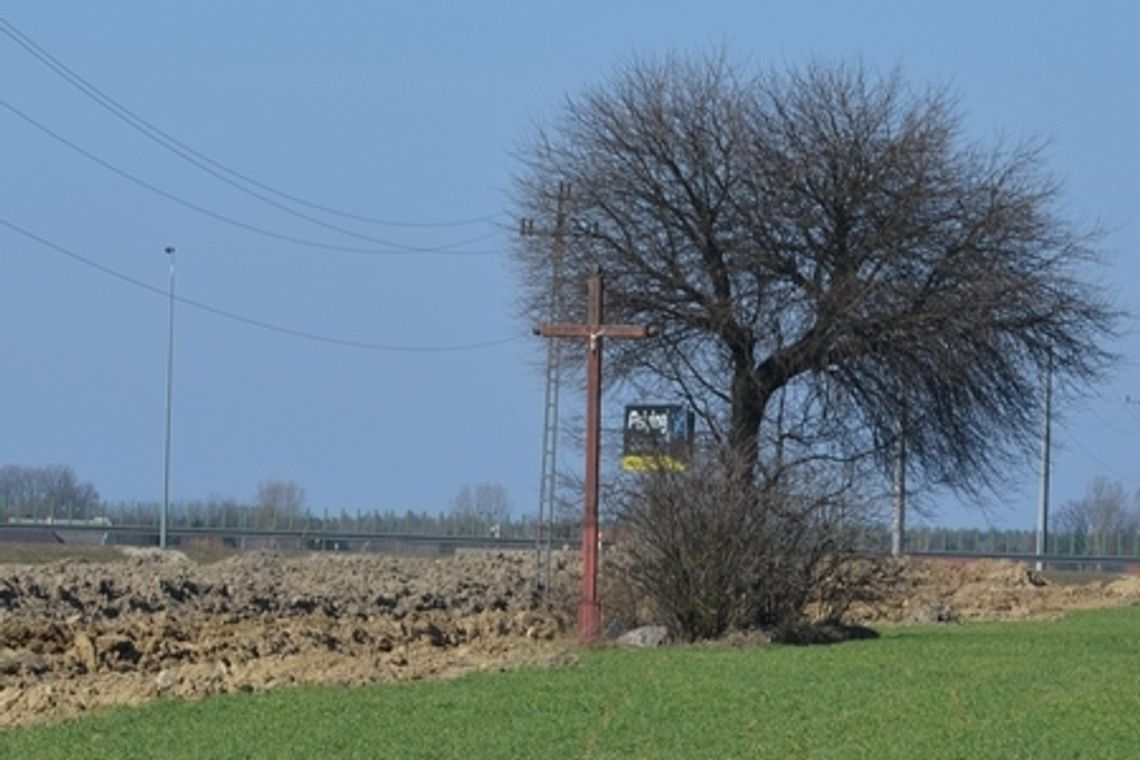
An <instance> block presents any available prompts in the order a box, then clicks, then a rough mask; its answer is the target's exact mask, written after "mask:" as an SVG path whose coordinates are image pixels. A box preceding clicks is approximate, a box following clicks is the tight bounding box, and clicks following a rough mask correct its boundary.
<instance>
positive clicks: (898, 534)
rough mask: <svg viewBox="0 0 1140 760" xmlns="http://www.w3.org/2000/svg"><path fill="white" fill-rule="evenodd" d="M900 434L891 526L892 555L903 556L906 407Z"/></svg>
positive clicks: (897, 426)
mask: <svg viewBox="0 0 1140 760" xmlns="http://www.w3.org/2000/svg"><path fill="white" fill-rule="evenodd" d="M895 429H896V431H897V434H898V441H897V444H896V445H897V450H896V458H895V515H894V517H895V519H894V524H893V525H892V526H891V555H892V556H895V557H901V556H902V554H903V551H904V549H905V547H906V407H903V408H902V410H901V411H900V412H899V416H898V419H897V420H896V423H895Z"/></svg>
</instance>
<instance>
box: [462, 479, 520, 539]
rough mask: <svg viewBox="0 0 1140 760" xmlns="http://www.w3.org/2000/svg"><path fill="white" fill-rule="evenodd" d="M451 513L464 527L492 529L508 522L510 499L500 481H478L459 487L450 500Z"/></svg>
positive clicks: (500, 527)
mask: <svg viewBox="0 0 1140 760" xmlns="http://www.w3.org/2000/svg"><path fill="white" fill-rule="evenodd" d="M451 515H452V517H453V518H458V519H459V520H460V521H461V522H462V523H463V524H464V526H465V528H466V529H468V530H471V529H477V530H478V531H480V532H482V531H483V530H491V529H494V526H496V525H498V526H499V528H498V529H499V530H502V526H503V525H504V524H506V523H509V522H510V519H511V501H510V496H509V495H508V494H507V489H506V488H505V487H504V486H503V485H502V484H500V483H479V484H478V485H476V486H475V487H474V488H472V487H471V486H469V485H465V486H463V487H462V488H461V489H459V493H458V494H456V496H455V498H454V499H452V500H451Z"/></svg>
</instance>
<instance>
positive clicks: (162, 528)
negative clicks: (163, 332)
mask: <svg viewBox="0 0 1140 760" xmlns="http://www.w3.org/2000/svg"><path fill="white" fill-rule="evenodd" d="M166 255H167V256H169V257H170V332H169V334H168V336H167V342H166V445H165V446H164V448H163V467H162V512H161V513H159V516H158V545H159V547H160V548H162V549H165V548H166V515H167V512H169V511H170V422H171V414H170V411H171V401H172V395H173V390H174V246H172V245H168V246H166Z"/></svg>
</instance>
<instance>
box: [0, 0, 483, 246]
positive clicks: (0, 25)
mask: <svg viewBox="0 0 1140 760" xmlns="http://www.w3.org/2000/svg"><path fill="white" fill-rule="evenodd" d="M0 31H2V32H3V33H4V34H5V35H7V36H8V37H9V38H10V39H11V40H12V41H13V42H15V43H16V44H17V45H19V46H20V47H21V48H23V49H24V51H25V52H27V53H28V54H29V55H31V56H32V57H33V58H35V59H36V60H38V61H39V62H40V63H42V64H43V65H44V66H46V67H47V68H49V69H50V70H51V71H52V72H54V73H55V74H56V75H58V76H59V77H60V78H62V79H63V80H64V81H66V82H67V83H68V84H70V85H71V86H72V87H74V88H76V89H77V90H79V91H80V92H81V93H83V94H84V95H86V96H87V97H88V98H90V99H91V100H93V101H94V102H95V103H96V104H98V105H99V106H100V107H101V108H103V109H104V110H106V111H108V112H109V113H111V114H112V115H114V116H115V117H116V118H118V119H119V120H120V121H123V122H124V123H125V124H127V125H128V126H130V127H131V128H132V129H134V130H135V131H137V132H139V133H140V134H142V135H143V136H145V137H147V138H148V139H150V140H151V141H153V142H155V143H157V144H158V145H160V146H162V147H163V148H166V149H167V150H169V151H170V152H172V153H174V154H175V155H177V156H178V157H180V158H182V159H183V160H184V161H186V162H188V163H190V164H192V165H193V166H195V167H197V168H198V169H200V170H201V171H203V172H206V173H207V174H209V175H211V176H213V177H214V178H215V179H218V180H220V181H222V182H225V183H226V184H228V185H230V186H231V187H234V188H236V189H238V190H240V191H241V192H244V193H247V194H248V195H251V196H253V197H255V198H257V199H259V200H261V201H263V202H264V203H268V204H270V205H271V206H273V207H275V208H278V209H280V210H282V211H284V212H286V213H289V214H293V215H294V216H297V217H300V218H302V219H305V220H307V221H310V222H312V223H314V224H318V225H320V226H323V227H326V228H328V229H332V230H336V231H338V232H342V233H344V234H346V235H351V236H354V237H360V238H362V239H367V240H373V242H383V243H384V244H386V245H395V244H392V243H389V242H387V241H376V240H375V239H374V238H370V237H368V236H362V235H360V234H359V233H356V232H354V231H351V230H348V229H345V228H343V227H339V226H336V225H332V224H329V223H327V222H324V221H322V220H319V219H316V218H315V217H312V216H310V215H308V214H305V213H303V212H300V211H297V210H296V209H291V208H289V207H288V206H285V205H283V204H281V203H278V202H277V201H274V200H272V199H270V198H267V197H265V196H264V195H262V194H261V193H258V192H255V191H253V190H251V189H250V188H248V187H245V186H244V185H241V184H240V183H238V182H235V181H234V180H232V179H230V178H229V177H226V176H223V175H222V174H221V173H219V172H223V173H224V174H228V175H229V176H230V177H236V178H237V179H240V180H241V181H242V182H245V183H246V184H248V185H252V186H253V187H256V188H259V189H260V190H264V191H265V192H268V193H272V194H273V195H276V196H278V197H279V198H285V199H286V200H289V201H292V202H293V203H296V204H298V205H301V206H305V207H306V208H311V209H313V210H315V211H321V212H324V213H326V214H331V215H333V216H338V217H341V218H343V219H352V220H354V221H358V222H366V223H369V224H376V225H383V226H387V227H409V228H444V227H467V226H472V225H476V224H484V223H487V222H492V221H494V220H495V219H497V218H500V217H501V216H502V215H503V214H502V212H498V213H494V214H485V215H482V216H476V217H471V218H467V219H453V220H443V221H415V222H409V221H397V220H392V219H383V218H380V217H374V216H367V215H365V214H356V213H351V212H347V211H341V210H339V209H335V208H332V207H331V206H325V205H322V204H319V203H315V202H313V201H309V200H305V199H304V198H301V197H300V196H297V195H293V194H290V193H287V192H285V191H284V190H280V189H277V188H275V187H273V186H272V185H269V184H266V183H264V182H260V181H258V180H256V179H254V178H253V177H250V176H249V175H246V174H243V173H242V172H239V171H237V170H236V169H234V168H232V167H229V166H226V165H225V164H222V163H221V162H219V161H216V160H214V159H212V158H210V157H209V156H207V155H205V154H204V153H201V152H200V151H198V150H195V149H194V148H192V147H191V146H189V145H187V144H186V143H184V142H182V141H181V140H179V139H178V138H176V137H174V136H172V135H170V134H169V133H168V132H165V131H164V130H162V129H160V128H159V127H157V126H155V125H154V124H152V123H151V122H149V121H147V120H146V119H144V118H143V117H141V116H139V115H138V114H136V113H134V112H133V111H131V110H130V109H128V108H127V107H126V106H124V105H122V104H121V103H119V102H118V101H116V100H115V99H114V98H112V97H111V96H110V95H107V94H106V93H105V92H103V91H102V90H100V89H99V88H98V87H96V86H95V85H93V84H91V83H90V82H88V81H87V80H86V79H84V78H83V77H82V76H80V75H79V74H77V73H76V72H75V71H74V70H72V69H71V68H69V67H68V66H67V65H66V64H64V63H63V62H61V61H60V60H59V59H58V58H56V57H55V56H53V55H52V54H51V53H49V52H48V51H47V50H45V49H44V48H42V47H40V46H39V45H38V44H36V42H35V41H34V40H32V38H30V37H29V36H28V35H26V34H24V33H23V32H22V31H20V30H19V29H18V28H16V26H15V25H14V24H12V23H11V22H9V21H8V20H7V19H4V18H0Z"/></svg>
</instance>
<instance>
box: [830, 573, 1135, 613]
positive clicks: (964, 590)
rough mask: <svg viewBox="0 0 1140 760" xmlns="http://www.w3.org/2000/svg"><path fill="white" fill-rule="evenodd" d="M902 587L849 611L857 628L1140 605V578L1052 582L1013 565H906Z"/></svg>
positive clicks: (900, 577)
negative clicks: (1139, 602) (1133, 603)
mask: <svg viewBox="0 0 1140 760" xmlns="http://www.w3.org/2000/svg"><path fill="white" fill-rule="evenodd" d="M901 571H902V572H901V573H900V575H899V583H898V585H897V586H896V587H895V588H893V589H891V590H890V591H889V593H888V594H887V595H886V598H885V599H884V600H883V601H881V602H880V603H878V604H876V605H873V606H869V605H864V606H862V607H859V608H856V609H854V610H852V611H851V613H850V614H849V618H850V620H851V621H852V622H857V623H884V622H889V623H928V622H953V621H959V620H963V621H964V620H994V619H1002V620H1024V619H1027V618H1036V617H1049V616H1056V615H1059V614H1061V613H1063V612H1065V611H1066V610H1071V609H1077V608H1083V607H1104V606H1110V605H1115V604H1122V603H1132V602H1137V601H1140V579H1138V578H1121V579H1119V580H1113V581H1110V582H1106V581H1091V582H1089V583H1082V584H1056V583H1050V582H1049V581H1047V580H1046V579H1045V577H1043V576H1042V575H1041V574H1039V573H1038V572H1036V571H1035V570H1033V569H1032V568H1031V567H1030V566H1029V565H1026V564H1023V563H1019V562H1011V561H1009V560H987V559H982V560H975V561H972V562H962V563H952V562H946V561H942V560H932V559H925V560H919V559H905V560H902V567H901Z"/></svg>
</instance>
